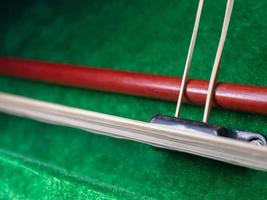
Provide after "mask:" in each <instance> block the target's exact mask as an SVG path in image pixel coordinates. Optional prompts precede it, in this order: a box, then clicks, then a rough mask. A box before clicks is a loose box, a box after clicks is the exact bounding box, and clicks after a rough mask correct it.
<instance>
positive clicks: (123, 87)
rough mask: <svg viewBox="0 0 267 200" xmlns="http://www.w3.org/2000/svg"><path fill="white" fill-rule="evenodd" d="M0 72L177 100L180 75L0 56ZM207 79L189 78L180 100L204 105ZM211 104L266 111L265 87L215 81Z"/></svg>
mask: <svg viewBox="0 0 267 200" xmlns="http://www.w3.org/2000/svg"><path fill="white" fill-rule="evenodd" d="M0 75H2V76H11V77H18V78H24V79H29V80H36V81H43V82H48V83H56V84H61V85H68V86H74V87H81V88H87V89H95V90H101V91H108V92H117V93H122V94H129V95H136V96H143V97H149V98H155V99H162V100H168V101H177V98H178V93H179V90H180V83H181V79H180V78H176V77H170V76H162V75H152V74H143V73H136V72H127V71H119V70H111V69H104V68H96V67H80V66H76V65H68V64H60V63H48V62H40V61H33V60H24V59H17V58H4V57H2V58H0ZM207 89H208V81H205V80H194V79H191V80H188V81H187V84H186V90H185V95H184V98H183V100H184V101H185V102H187V103H190V104H194V105H204V104H205V99H206V94H207ZM213 103H214V105H215V106H216V107H219V108H223V109H230V110H237V111H242V112H250V113H258V114H265V115H266V114H267V87H258V86H251V85H241V84H232V83H217V84H216V87H215V93H214V102H213Z"/></svg>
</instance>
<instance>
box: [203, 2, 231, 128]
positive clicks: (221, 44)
mask: <svg viewBox="0 0 267 200" xmlns="http://www.w3.org/2000/svg"><path fill="white" fill-rule="evenodd" d="M233 5H234V0H228V1H227V6H226V11H225V17H224V21H223V27H222V33H221V38H220V42H219V45H218V49H217V53H216V57H215V60H214V64H213V68H212V72H211V77H210V81H209V88H208V93H207V98H206V103H205V110H204V115H203V122H206V123H207V122H208V120H209V115H210V111H211V108H212V102H213V96H214V89H215V85H216V80H217V74H218V71H219V67H220V62H221V57H222V53H223V48H224V43H225V39H226V35H227V31H228V27H229V23H230V19H231V14H232V9H233Z"/></svg>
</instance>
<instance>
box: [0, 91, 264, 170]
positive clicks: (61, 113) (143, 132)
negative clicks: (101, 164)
mask: <svg viewBox="0 0 267 200" xmlns="http://www.w3.org/2000/svg"><path fill="white" fill-rule="evenodd" d="M0 111H1V112H4V113H8V114H12V115H17V116H21V117H27V118H31V119H34V120H38V121H42V122H46V123H51V124H57V125H63V126H69V127H74V128H79V129H83V130H85V131H88V132H93V133H98V134H103V135H107V136H111V137H116V138H121V139H127V140H134V141H138V142H142V143H146V144H150V145H153V146H157V147H160V148H166V149H171V150H175V151H182V152H187V153H191V154H195V155H199V156H203V157H207V158H211V159H215V160H220V161H223V162H227V163H231V164H235V165H240V166H244V167H249V168H253V169H258V170H265V171H267V148H266V147H263V146H256V145H253V144H250V143H245V142H241V141H236V140H232V139H227V138H223V137H216V136H211V135H206V134H196V133H192V132H190V131H186V132H185V131H178V130H173V129H170V128H165V127H159V126H157V125H154V124H149V123H145V122H140V121H136V120H131V119H126V118H121V117H116V116H112V115H106V114H101V113H96V112H92V111H85V110H81V109H77V108H72V107H67V106H62V105H57V104H53V103H46V102H42V101H37V100H33V99H29V98H25V97H20V96H16V95H11V94H7V93H0Z"/></svg>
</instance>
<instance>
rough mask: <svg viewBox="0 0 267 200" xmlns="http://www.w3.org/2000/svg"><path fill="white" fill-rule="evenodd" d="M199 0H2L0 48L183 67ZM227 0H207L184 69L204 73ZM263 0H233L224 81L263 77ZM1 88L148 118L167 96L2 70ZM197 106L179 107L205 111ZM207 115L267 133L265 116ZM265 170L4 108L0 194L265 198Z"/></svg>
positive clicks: (170, 108)
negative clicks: (111, 90) (22, 115)
mask: <svg viewBox="0 0 267 200" xmlns="http://www.w3.org/2000/svg"><path fill="white" fill-rule="evenodd" d="M197 3H198V2H197V1H196V0H195V1H193V0H176V1H175V0H173V1H171V0H161V1H160V0H158V1H153V0H144V1H143V0H136V1H130V0H128V1H126V0H124V1H123V0H117V1H115V0H111V1H110V0H109V1H108V0H106V1H85V0H84V1H82V0H79V1H78V0H77V1H71V0H68V1H66V0H65V1H63V0H62V1H61V0H50V1H48V0H47V1H44V0H43V1H41V0H38V1H37V0H35V1H34V0H32V1H23V2H22V1H17V2H15V1H8V2H4V3H2V4H1V6H0V16H1V18H0V22H1V23H0V44H1V46H0V55H8V56H16V57H23V58H32V59H39V60H47V61H53V62H64V63H71V64H81V65H93V66H99V67H107V68H114V69H122V70H130V71H138V72H148V73H155V74H164V75H174V76H181V75H182V71H183V66H184V63H185V59H186V54H187V48H188V45H189V41H190V36H191V31H192V28H193V22H194V15H195V11H196V8H197ZM225 5H226V1H225V0H217V1H212V0H207V1H205V5H204V9H203V17H202V19H201V24H200V30H199V37H198V40H197V44H196V51H195V54H194V57H193V63H192V70H191V72H190V76H191V77H194V78H199V79H208V78H209V76H210V71H211V67H212V64H213V60H214V56H215V52H216V46H217V44H218V39H219V35H220V29H221V26H222V20H223V15H224V9H225ZM266 10H267V2H266V0H258V1H253V0H247V1H241V0H236V2H235V7H234V10H233V19H232V21H231V25H230V29H229V35H228V38H227V42H226V46H225V52H224V55H223V59H222V63H221V71H220V75H219V80H220V81H225V82H238V83H245V84H253V85H259V86H267V79H266V77H267V70H266V67H267V59H266V57H267V55H266V52H267V45H266V33H267V23H266V21H267V13H266ZM0 91H5V92H10V93H13V94H19V95H23V96H27V97H32V98H36V99H40V100H45V101H49V102H56V103H61V104H64V105H70V106H75V107H79V108H84V109H89V110H93V111H97V112H103V113H109V114H113V115H117V116H123V117H127V118H131V119H138V120H142V121H147V120H148V119H149V118H150V117H151V116H152V115H154V114H158V113H162V114H169V115H172V114H173V113H174V109H175V103H170V102H163V101H156V100H150V99H145V98H138V97H132V96H124V95H118V94H110V93H104V92H97V91H90V90H83V89H77V88H70V87H63V86H56V85H52V84H44V83H36V82H32V81H26V80H20V79H14V78H7V77H0ZM202 112H203V108H200V107H195V106H189V105H185V106H184V107H183V110H182V116H183V117H187V118H190V119H196V120H201V117H202ZM211 121H212V122H213V123H217V124H221V125H223V126H226V127H233V128H237V129H242V130H248V131H257V132H262V133H266V134H267V123H266V122H267V118H266V117H264V116H259V115H253V114H244V113H237V112H230V111H225V110H213V112H212V117H211ZM266 180H267V173H265V172H259V171H255V170H250V169H245V168H242V167H237V166H233V165H229V164H225V163H221V162H217V161H213V160H209V159H205V158H201V157H197V156H193V155H189V154H185V153H179V152H171V151H158V150H155V149H154V148H151V147H150V146H148V145H144V144H139V143H136V142H131V141H124V140H119V139H113V138H109V137H105V136H99V135H95V134H88V133H86V132H84V131H81V130H76V129H72V128H66V127H60V126H55V125H48V124H44V123H41V122H36V121H32V120H29V119H25V118H19V117H14V116H10V115H6V114H0V199H182V200H183V199H184V200H186V199H209V200H211V199H257V200H259V199H266V197H267V182H266Z"/></svg>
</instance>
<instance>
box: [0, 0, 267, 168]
mask: <svg viewBox="0 0 267 200" xmlns="http://www.w3.org/2000/svg"><path fill="white" fill-rule="evenodd" d="M233 3H234V1H233V0H228V2H227V6H226V13H225V18H224V23H223V28H222V33H221V38H220V41H219V46H218V50H217V53H216V57H215V61H214V66H213V70H212V74H211V79H210V81H209V82H208V81H202V80H190V79H188V78H187V74H188V72H189V68H190V63H191V58H192V55H193V50H194V45H195V41H196V36H197V30H198V25H199V21H200V16H201V11H202V6H203V0H200V1H199V5H198V10H197V15H196V20H195V25H194V29H193V34H192V38H191V42H190V46H189V50H188V56H187V61H186V66H185V71H184V74H183V77H182V79H179V78H174V77H167V76H160V75H149V74H141V73H135V72H123V71H118V70H108V69H98V68H88V67H87V68H85V67H77V66H73V65H66V64H56V63H47V62H39V61H32V60H23V59H16V58H0V74H1V75H5V76H13V77H20V78H25V79H31V80H38V81H44V82H50V83H57V84H63V85H70V86H76V87H82V88H89V89H96V90H103V91H111V92H118V93H126V94H133V95H138V96H145V97H153V98H160V99H165V100H177V99H178V101H177V109H176V113H175V116H164V115H156V116H154V117H153V118H152V119H151V120H150V121H149V123H146V122H141V121H136V120H131V119H126V118H121V117H116V116H112V115H106V114H102V113H97V112H92V111H86V110H82V109H77V108H72V107H68V106H63V105H57V104H53V103H47V102H42V101H38V100H33V99H29V98H25V97H21V96H16V95H11V94H7V93H0V111H1V112H4V113H8V114H13V115H17V116H21V117H28V118H31V119H34V120H39V121H42V122H46V123H51V124H57V125H63V126H69V127H75V128H79V129H82V130H85V131H88V132H93V133H97V134H103V135H107V136H111V137H116V138H121V139H127V140H133V141H138V142H142V143H146V144H149V145H152V146H156V147H159V148H165V149H170V150H176V151H182V152H187V153H191V154H195V155H199V156H203V157H207V158H211V159H215V160H220V161H223V162H227V163H231V164H235V165H240V166H244V167H248V168H253V169H258V170H267V148H266V139H265V137H264V136H263V135H261V134H258V133H250V132H245V131H239V130H233V129H229V128H223V127H221V126H218V125H213V124H209V123H208V118H209V113H210V111H211V108H212V106H213V105H214V106H217V107H221V108H225V109H232V110H239V111H243V112H257V113H260V114H267V88H265V87H256V86H248V85H237V84H229V83H217V84H216V77H217V73H218V69H219V64H220V59H221V56H222V52H223V46H224V42H225V39H226V33H227V29H228V25H229V22H230V17H231V12H232V8H233ZM144 83H145V84H144ZM179 85H181V86H180V87H179ZM178 94H179V96H178ZM232 94H235V95H232ZM240 97H241V98H240ZM182 102H187V103H193V104H197V105H203V104H204V103H205V102H206V103H205V112H204V116H203V122H198V121H192V120H188V119H182V118H179V116H178V115H179V109H180V107H181V104H182ZM233 102H234V103H233Z"/></svg>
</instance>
